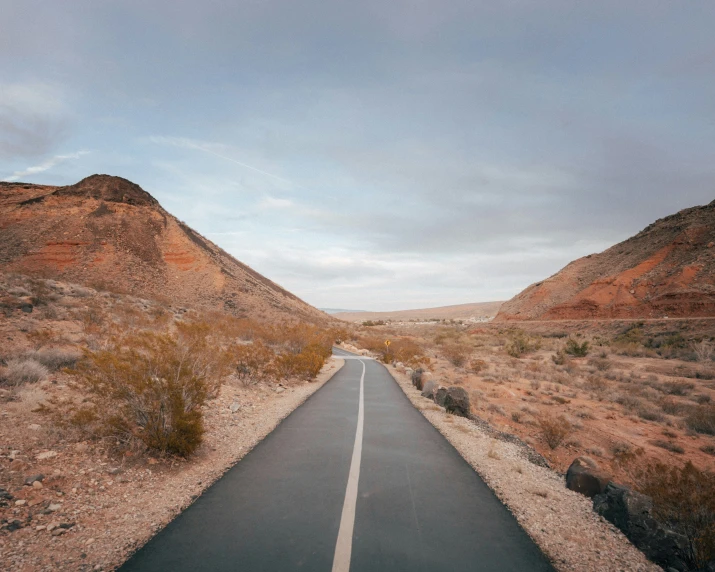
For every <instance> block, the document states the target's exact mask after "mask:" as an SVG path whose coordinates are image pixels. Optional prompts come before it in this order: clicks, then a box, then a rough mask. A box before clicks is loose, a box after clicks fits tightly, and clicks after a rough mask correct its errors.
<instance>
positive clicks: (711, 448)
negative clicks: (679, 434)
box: [700, 443, 715, 457]
mask: <svg viewBox="0 0 715 572" xmlns="http://www.w3.org/2000/svg"><path fill="white" fill-rule="evenodd" d="M700 450H701V451H702V452H703V453H707V454H708V455H713V456H714V457H715V445H713V444H712V443H710V444H708V445H703V446H702V447H700Z"/></svg>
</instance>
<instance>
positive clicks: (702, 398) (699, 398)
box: [693, 393, 712, 405]
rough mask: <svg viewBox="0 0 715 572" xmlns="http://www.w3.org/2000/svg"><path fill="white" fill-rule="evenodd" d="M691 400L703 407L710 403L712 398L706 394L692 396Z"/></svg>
mask: <svg viewBox="0 0 715 572" xmlns="http://www.w3.org/2000/svg"><path fill="white" fill-rule="evenodd" d="M693 399H695V402H696V403H699V404H700V405H705V404H706V403H710V402H711V401H712V398H711V397H710V395H709V394H707V393H701V394H699V395H695V396H693Z"/></svg>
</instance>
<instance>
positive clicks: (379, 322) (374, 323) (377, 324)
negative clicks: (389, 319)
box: [362, 320, 385, 328]
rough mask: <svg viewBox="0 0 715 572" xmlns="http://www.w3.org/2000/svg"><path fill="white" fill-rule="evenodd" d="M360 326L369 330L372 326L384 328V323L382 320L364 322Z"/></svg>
mask: <svg viewBox="0 0 715 572" xmlns="http://www.w3.org/2000/svg"><path fill="white" fill-rule="evenodd" d="M362 325H363V326H365V327H368V328H370V327H372V326H384V325H385V321H384V320H365V321H364V322H363V323H362Z"/></svg>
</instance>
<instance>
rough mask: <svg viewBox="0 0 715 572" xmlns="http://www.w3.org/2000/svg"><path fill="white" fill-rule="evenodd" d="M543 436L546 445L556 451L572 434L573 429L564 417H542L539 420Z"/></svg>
mask: <svg viewBox="0 0 715 572" xmlns="http://www.w3.org/2000/svg"><path fill="white" fill-rule="evenodd" d="M538 425H539V429H540V430H541V435H542V436H543V438H544V441H546V444H547V445H548V446H549V448H551V449H556V448H557V447H558V446H559V445H561V443H562V442H563V440H564V439H565V438H566V437H567V436H568V435H569V434H570V433H571V431H572V430H573V427H572V425H571V423H569V421H568V419H566V418H565V417H564V416H563V415H559V416H558V417H549V416H547V415H542V416H541V417H539V419H538Z"/></svg>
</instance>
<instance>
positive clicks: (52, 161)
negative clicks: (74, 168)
mask: <svg viewBox="0 0 715 572" xmlns="http://www.w3.org/2000/svg"><path fill="white" fill-rule="evenodd" d="M89 153H90V151H77V152H76V153H68V154H66V155H55V156H54V157H50V158H49V159H47V160H46V161H43V162H42V163H40V164H39V165H33V166H32V167H27V168H26V169H23V170H21V171H15V172H14V173H13V174H12V175H10V176H9V177H6V178H5V179H3V181H6V182H13V181H19V180H20V179H22V178H23V177H29V176H31V175H37V174H39V173H44V172H45V171H49V170H50V169H52V168H53V167H56V166H57V165H59V164H60V163H64V162H65V161H70V160H73V159H79V158H80V157H82V156H84V155H88V154H89Z"/></svg>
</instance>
